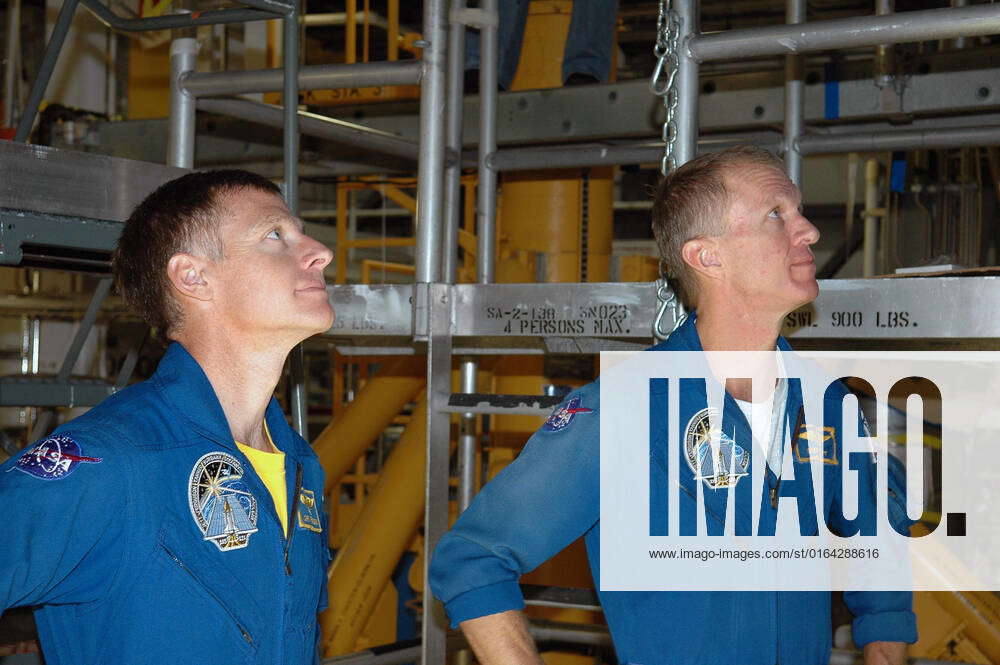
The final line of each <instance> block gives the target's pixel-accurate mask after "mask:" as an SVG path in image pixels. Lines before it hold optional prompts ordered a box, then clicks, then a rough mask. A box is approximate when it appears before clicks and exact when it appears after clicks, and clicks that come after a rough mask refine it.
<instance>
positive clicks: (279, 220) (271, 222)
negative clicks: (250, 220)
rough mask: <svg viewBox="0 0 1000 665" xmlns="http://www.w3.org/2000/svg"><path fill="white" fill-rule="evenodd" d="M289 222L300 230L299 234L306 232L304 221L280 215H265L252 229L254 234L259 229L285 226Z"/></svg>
mask: <svg viewBox="0 0 1000 665" xmlns="http://www.w3.org/2000/svg"><path fill="white" fill-rule="evenodd" d="M289 221H290V222H291V223H292V225H293V226H295V228H297V229H298V230H299V232H302V231H303V230H304V228H305V225H304V223H303V222H302V220H301V219H299V218H298V217H294V216H292V215H282V214H278V213H275V214H271V215H265V216H264V217H261V218H260V219H259V220H258V221H257V222H255V223H254V225H253V226H252V227H251V228H252V230H253V231H254V232H256V231H257V230H258V229H263V228H265V227H269V226H275V225H278V224H283V223H286V222H289Z"/></svg>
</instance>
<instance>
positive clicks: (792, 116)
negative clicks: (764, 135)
mask: <svg viewBox="0 0 1000 665" xmlns="http://www.w3.org/2000/svg"><path fill="white" fill-rule="evenodd" d="M785 20H786V21H787V22H788V23H789V24H790V25H793V24H797V23H802V22H803V21H805V20H806V0H786V3H785ZM804 64H805V63H804V62H803V59H802V56H800V55H794V54H792V55H786V56H785V127H784V130H785V131H784V145H783V148H784V158H785V171H786V172H787V173H788V178H789V179H790V180H791V181H792V182H793V183H795V185H796V186H798V187H801V186H802V154H801V153H800V152H799V148H798V138H799V136H801V135H802V132H803V130H804V128H805V121H804V119H803V108H804V107H803V88H804V87H805V83H804V81H803V78H804V76H805V73H804V71H803V70H804V69H805V67H804Z"/></svg>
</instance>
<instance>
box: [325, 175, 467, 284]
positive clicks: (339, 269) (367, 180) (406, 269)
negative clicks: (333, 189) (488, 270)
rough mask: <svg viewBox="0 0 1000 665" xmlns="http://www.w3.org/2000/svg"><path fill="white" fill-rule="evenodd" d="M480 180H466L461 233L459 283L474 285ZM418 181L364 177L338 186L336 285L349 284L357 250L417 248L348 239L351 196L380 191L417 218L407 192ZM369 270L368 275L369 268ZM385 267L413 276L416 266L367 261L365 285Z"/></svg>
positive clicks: (396, 240) (409, 242)
mask: <svg viewBox="0 0 1000 665" xmlns="http://www.w3.org/2000/svg"><path fill="white" fill-rule="evenodd" d="M478 181H479V179H478V177H477V176H476V175H475V174H466V175H463V176H462V179H461V184H462V189H463V191H464V192H465V204H464V207H463V213H462V220H461V226H460V228H459V229H458V241H457V242H458V246H459V247H460V248H461V249H462V252H463V258H462V261H461V262H460V264H459V266H458V270H457V271H456V272H457V275H456V281H458V282H474V281H475V280H476V246H477V244H478V241H477V238H476V233H475V228H476V186H477V183H478ZM416 185H417V181H416V178H394V179H393V180H392V181H386V180H385V179H384V178H383V177H380V176H362V177H360V178H358V177H355V178H351V179H350V180H347V179H345V180H342V181H341V182H338V183H337V247H336V257H335V263H336V266H335V270H334V282H335V283H337V284H346V283H347V263H348V256H349V251H350V250H351V249H355V248H373V247H413V246H414V245H416V240H415V239H414V238H413V237H393V238H348V237H347V230H348V229H347V226H348V224H347V219H348V208H349V207H350V194H351V192H352V191H358V190H364V189H370V190H375V191H377V192H378V193H379V194H380V195H381V196H383V197H384V198H386V199H389V200H390V201H392V202H393V203H395V204H396V205H398V206H399V207H401V208H403V209H404V210H406V211H407V212H409V213H410V214H411V215H416V214H417V200H416V199H415V198H414V197H413V196H411V195H410V194H408V193H406V191H404V190H405V189H409V188H415V187H416ZM366 264H367V265H368V266H369V269H368V271H367V272H366V270H365V265H366ZM383 266H384V267H385V268H386V270H388V271H390V272H396V273H403V274H412V273H413V272H414V270H413V267H412V266H407V265H405V264H402V263H391V262H382V261H376V260H371V259H365V260H363V261H362V263H361V281H362V283H365V284H368V283H370V281H371V280H370V278H371V268H374V267H383Z"/></svg>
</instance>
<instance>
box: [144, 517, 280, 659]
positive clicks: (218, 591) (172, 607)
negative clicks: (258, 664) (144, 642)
mask: <svg viewBox="0 0 1000 665" xmlns="http://www.w3.org/2000/svg"><path fill="white" fill-rule="evenodd" d="M178 533H183V531H181V532H178V531H176V530H175V529H173V528H171V526H170V525H164V528H162V529H161V531H160V532H159V534H158V536H157V542H156V547H155V551H154V552H153V557H152V559H153V565H152V574H154V575H159V576H160V584H159V590H158V591H157V594H156V596H157V597H156V598H154V599H150V601H151V603H152V604H154V605H156V606H157V607H158V610H159V611H157V612H155V613H153V614H155V619H154V620H153V621H154V623H155V624H156V625H155V626H148V627H147V628H148V629H149V630H162V631H163V632H164V634H171V635H174V636H175V638H176V642H175V644H176V645H177V646H176V648H177V652H176V653H175V654H174V655H175V656H176V658H175V660H176V662H202V661H205V660H211V661H213V662H226V663H250V662H253V659H254V656H255V655H256V653H257V651H258V648H259V646H260V642H261V640H262V639H264V638H265V637H266V636H265V635H264V634H263V630H262V629H263V625H262V623H261V620H260V618H259V610H258V609H257V607H256V604H255V603H254V601H253V599H252V598H251V596H250V594H249V593H248V592H247V591H246V589H245V588H244V587H243V584H242V583H241V582H240V581H239V580H238V579H237V578H236V577H235V576H234V575H233V574H232V573H231V572H230V571H229V570H227V569H226V568H225V567H224V566H222V565H220V564H219V563H218V562H215V561H212V560H211V559H210V558H209V557H207V556H205V555H204V554H203V553H202V552H200V551H199V546H201V545H203V543H200V542H199V543H193V544H192V543H185V542H184V541H183V538H182V537H181V536H179V535H177V534H178ZM192 545H193V546H192ZM182 654H183V655H182ZM187 654H189V656H187V657H186V656H185V655H187ZM209 654H213V656H212V657H211V658H209Z"/></svg>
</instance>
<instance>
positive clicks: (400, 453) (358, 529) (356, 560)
mask: <svg viewBox="0 0 1000 665" xmlns="http://www.w3.org/2000/svg"><path fill="white" fill-rule="evenodd" d="M426 429H427V401H426V396H424V395H421V397H420V399H419V400H418V402H417V407H416V409H415V410H414V413H413V418H412V420H410V424H409V425H407V427H406V430H404V432H403V436H402V437H401V438H400V440H399V442H398V443H397V444H396V446H395V448H394V449H393V451H392V453H391V454H390V455H389V460H388V461H387V462H386V464H385V466H384V467H382V472H381V473H380V474H379V478H378V482H376V484H375V487H374V488H372V491H371V494H369V495H368V499H367V500H366V501H365V505H364V508H362V509H361V514H360V515H359V516H358V519H357V521H356V522H355V523H354V526H353V527H352V528H351V532H350V534H348V536H347V540H346V541H345V542H344V546H343V547H342V548H341V549H340V551H339V552H338V553H337V558H336V559H334V561H333V565H332V566H331V567H330V571H329V573H328V576H327V577H328V579H329V589H330V607H329V609H327V611H326V612H325V613H324V614H323V616H322V617H321V622H322V626H323V640H324V653H325V656H326V657H327V658H330V657H333V656H336V655H340V654H345V653H349V652H351V651H353V650H354V646H355V643H356V642H357V639H358V635H360V634H361V631H362V630H363V629H364V627H365V623H366V622H367V621H368V618H369V616H371V613H372V610H373V609H374V608H375V604H376V603H377V602H378V599H379V596H380V595H381V593H382V589H383V588H384V587H385V585H386V584H387V583H388V582H389V578H390V576H391V575H392V571H393V569H394V568H395V567H396V564H397V563H398V562H399V558H400V557H401V556H402V554H403V551H404V550H405V549H406V546H407V545H408V544H409V543H410V541H411V540H412V539H413V534H414V532H415V531H416V529H417V526H418V525H419V524H420V518H421V516H422V515H423V512H424V471H425V470H426V467H427V459H426V455H425V446H424V442H425V437H426V433H427V432H426Z"/></svg>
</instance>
